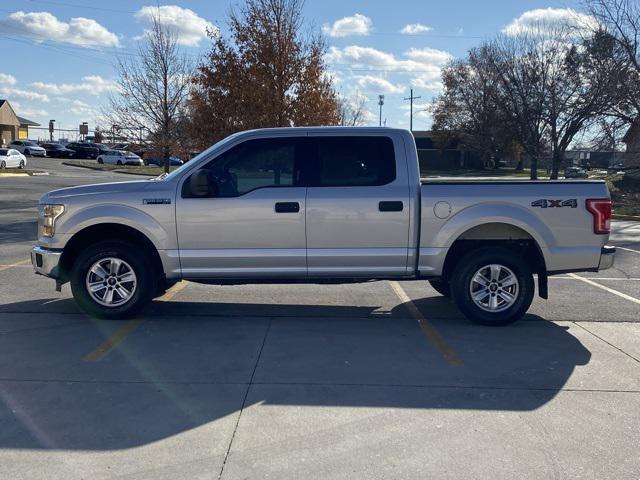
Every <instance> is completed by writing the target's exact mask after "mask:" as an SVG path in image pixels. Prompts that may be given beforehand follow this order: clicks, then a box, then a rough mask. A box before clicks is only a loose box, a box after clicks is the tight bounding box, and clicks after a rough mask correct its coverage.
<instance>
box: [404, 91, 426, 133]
mask: <svg viewBox="0 0 640 480" xmlns="http://www.w3.org/2000/svg"><path fill="white" fill-rule="evenodd" d="M419 98H422V97H414V96H413V88H412V89H411V96H410V97H408V98H405V99H404V100H409V130H410V131H412V132H413V101H414V100H418V99H419Z"/></svg>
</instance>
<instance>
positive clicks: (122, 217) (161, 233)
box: [56, 204, 175, 250]
mask: <svg viewBox="0 0 640 480" xmlns="http://www.w3.org/2000/svg"><path fill="white" fill-rule="evenodd" d="M103 223H117V224H120V225H126V226H128V227H131V228H133V229H135V230H138V231H140V232H141V233H143V234H144V235H145V236H146V237H147V238H148V239H149V240H150V241H151V242H152V243H153V244H154V246H155V247H156V249H158V250H168V249H171V248H175V247H174V246H172V245H170V242H171V236H170V235H169V234H168V233H167V231H166V230H165V228H163V227H162V225H161V224H160V223H159V222H158V221H157V220H156V219H155V218H153V217H152V216H151V215H149V214H148V213H146V212H143V211H142V210H139V209H137V208H134V207H131V206H126V205H118V204H102V205H96V206H89V207H86V208H83V209H81V210H78V211H76V212H73V213H72V214H71V215H69V216H66V215H62V216H61V217H60V219H59V223H58V224H57V225H56V230H60V231H61V232H63V234H64V236H65V237H66V239H67V240H69V239H71V238H72V237H73V236H74V235H75V234H76V233H78V232H79V231H81V230H84V229H85V228H87V227H91V226H93V225H98V224H103ZM171 227H173V225H171Z"/></svg>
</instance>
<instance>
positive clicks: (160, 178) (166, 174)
mask: <svg viewBox="0 0 640 480" xmlns="http://www.w3.org/2000/svg"><path fill="white" fill-rule="evenodd" d="M168 175H169V174H168V173H167V172H164V173H161V174H160V175H158V176H157V177H153V178H150V179H149V180H152V181H158V180H164V179H165V178H167V176H168Z"/></svg>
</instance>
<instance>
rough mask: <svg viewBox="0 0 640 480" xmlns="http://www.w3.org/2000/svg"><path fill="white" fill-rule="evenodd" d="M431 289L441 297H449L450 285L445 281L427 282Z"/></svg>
mask: <svg viewBox="0 0 640 480" xmlns="http://www.w3.org/2000/svg"><path fill="white" fill-rule="evenodd" d="M429 283H430V284H431V287H432V288H433V289H434V290H435V291H436V292H438V293H439V294H440V295H442V296H443V297H447V298H449V297H450V296H451V285H450V284H449V282H447V281H445V280H429Z"/></svg>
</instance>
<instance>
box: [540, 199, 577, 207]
mask: <svg viewBox="0 0 640 480" xmlns="http://www.w3.org/2000/svg"><path fill="white" fill-rule="evenodd" d="M531 206H532V207H540V208H562V207H571V208H578V201H577V200H576V199H575V198H570V199H569V200H547V199H546V198H541V199H540V200H536V201H535V202H531Z"/></svg>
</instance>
